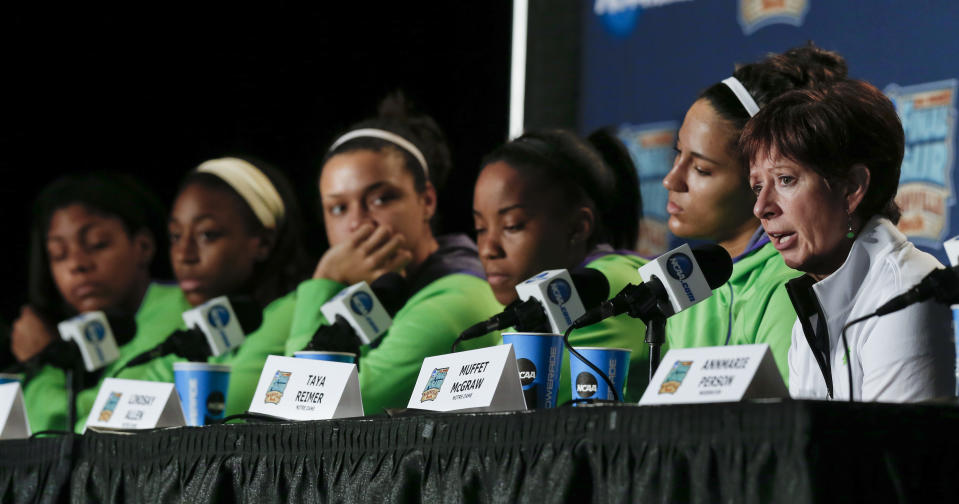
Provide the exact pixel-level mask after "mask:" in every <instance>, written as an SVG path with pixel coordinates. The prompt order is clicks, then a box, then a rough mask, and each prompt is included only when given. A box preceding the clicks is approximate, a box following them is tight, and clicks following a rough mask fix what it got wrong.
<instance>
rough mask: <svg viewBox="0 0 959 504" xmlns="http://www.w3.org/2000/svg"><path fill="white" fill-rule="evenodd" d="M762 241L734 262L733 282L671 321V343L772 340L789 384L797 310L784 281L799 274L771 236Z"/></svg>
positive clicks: (668, 332)
mask: <svg viewBox="0 0 959 504" xmlns="http://www.w3.org/2000/svg"><path fill="white" fill-rule="evenodd" d="M759 243H765V245H762V246H760V247H759V248H758V249H755V250H753V251H752V252H748V253H747V254H746V255H745V256H741V257H740V258H739V259H738V260H737V261H736V262H735V263H733V273H732V276H730V277H729V282H727V283H726V284H725V285H723V286H721V287H719V288H718V289H715V290H714V291H713V295H712V296H710V297H709V298H708V299H706V300H705V301H702V302H701V303H699V304H696V305H694V306H692V307H691V308H689V309H687V310H684V311H683V312H681V313H677V314H676V315H673V316H672V317H670V318H669V319H668V320H667V321H666V341H667V343H668V344H669V346H670V347H671V348H693V347H704V346H722V345H747V344H753V343H768V344H769V349H770V351H772V354H773V357H774V358H775V359H776V365H777V366H778V367H779V372H780V373H781V374H782V376H783V380H784V381H786V383H787V384H788V383H789V365H788V364H789V362H788V359H787V353H788V352H789V345H790V343H791V342H792V327H793V323H794V322H796V311H795V310H794V309H793V306H792V303H791V302H790V301H789V295H788V294H787V293H786V288H785V283H786V281H787V280H791V279H793V278H796V277H797V276H799V275H800V273H799V272H798V271H796V270H793V269H791V268H789V267H788V266H786V263H784V262H783V258H782V256H781V255H780V254H779V252H777V251H776V249H775V247H773V244H772V243H769V242H768V240H767V239H762V240H761V241H760V242H759Z"/></svg>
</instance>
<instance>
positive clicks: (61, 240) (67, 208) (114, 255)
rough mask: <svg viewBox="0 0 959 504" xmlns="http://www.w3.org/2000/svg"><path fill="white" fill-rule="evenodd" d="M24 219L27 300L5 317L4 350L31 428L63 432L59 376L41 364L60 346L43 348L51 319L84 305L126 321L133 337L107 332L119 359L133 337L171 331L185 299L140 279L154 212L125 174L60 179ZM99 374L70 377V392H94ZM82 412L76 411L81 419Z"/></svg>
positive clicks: (147, 265) (152, 245)
mask: <svg viewBox="0 0 959 504" xmlns="http://www.w3.org/2000/svg"><path fill="white" fill-rule="evenodd" d="M33 215H34V220H33V223H32V227H31V232H30V263H29V268H30V269H29V288H28V298H29V304H28V305H26V306H24V307H23V308H22V309H21V312H20V317H19V318H17V320H16V321H15V322H14V325H13V333H12V338H11V339H12V342H11V346H12V352H13V354H14V355H15V356H16V357H17V359H18V360H20V361H21V362H22V363H23V366H24V368H25V369H26V373H25V381H24V383H25V385H24V399H25V402H26V407H27V415H28V417H29V419H30V426H31V429H32V430H33V431H34V432H38V431H42V430H49V429H54V430H70V429H72V428H73V426H72V425H67V423H68V421H67V417H68V404H67V392H66V389H65V386H66V381H65V376H64V372H63V371H62V370H61V369H60V368H59V367H56V366H54V365H52V364H51V362H52V361H57V360H59V358H60V357H62V355H53V354H55V353H60V352H62V347H59V348H58V347H56V346H51V343H53V342H56V341H57V340H60V336H59V334H58V332H57V328H56V324H57V323H58V322H60V321H62V320H64V319H67V318H69V317H72V316H74V315H76V314H78V313H82V312H87V311H106V312H108V313H109V314H112V315H116V316H120V317H127V318H132V319H133V320H134V321H135V322H136V335H132V334H128V335H121V334H116V336H117V339H118V341H117V343H118V345H119V349H120V359H121V360H122V359H124V358H127V359H129V358H131V357H132V356H133V355H136V354H137V353H139V351H141V350H142V348H141V347H140V346H139V343H138V342H139V341H141V340H149V341H152V340H158V339H162V338H163V337H165V336H166V335H167V334H169V333H170V331H173V330H174V329H176V328H177V326H178V325H179V313H180V311H182V309H183V307H185V306H187V305H186V303H185V300H184V299H183V296H182V294H181V293H180V290H179V289H178V288H176V287H175V286H171V285H163V284H159V283H156V282H152V281H151V280H150V279H151V277H152V275H151V264H152V263H153V258H154V255H155V252H156V250H157V247H158V242H160V241H162V238H163V236H164V235H163V234H162V229H163V227H162V226H163V219H164V211H163V207H162V205H160V203H159V202H158V201H157V200H156V198H155V197H154V196H153V195H152V194H150V193H149V191H147V190H146V189H145V188H144V187H143V186H142V185H141V184H139V183H138V182H136V181H135V180H133V179H132V178H130V177H127V176H123V175H118V174H110V173H87V174H81V175H70V176H66V177H63V178H60V179H58V180H56V181H54V182H53V183H51V184H50V185H49V186H47V187H46V188H44V190H43V191H42V192H41V193H40V195H39V196H38V198H37V201H36V203H35V205H34V212H33ZM130 338H132V339H130ZM45 349H46V350H45ZM78 364H79V367H80V368H81V369H82V367H83V366H82V364H81V363H78ZM104 374H105V373H102V372H96V373H77V375H76V378H75V380H76V383H75V388H76V389H77V390H80V391H82V390H84V389H88V390H87V393H89V394H93V395H95V394H96V389H97V384H98V381H99V380H100V378H101V377H102V376H103V375H104ZM82 393H83V392H81V394H82ZM78 402H79V401H78ZM88 411H89V407H88V408H87V409H86V410H81V409H80V408H79V407H78V408H77V415H78V419H79V420H80V421H81V422H82V420H84V418H83V415H84V414H85V413H86V412H88Z"/></svg>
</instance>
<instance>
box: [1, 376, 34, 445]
mask: <svg viewBox="0 0 959 504" xmlns="http://www.w3.org/2000/svg"><path fill="white" fill-rule="evenodd" d="M28 437H30V423H29V422H28V421H27V409H26V407H25V406H24V403H23V391H21V390H20V382H11V383H4V384H3V385H0V439H24V438H28Z"/></svg>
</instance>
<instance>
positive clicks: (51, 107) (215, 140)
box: [0, 2, 511, 321]
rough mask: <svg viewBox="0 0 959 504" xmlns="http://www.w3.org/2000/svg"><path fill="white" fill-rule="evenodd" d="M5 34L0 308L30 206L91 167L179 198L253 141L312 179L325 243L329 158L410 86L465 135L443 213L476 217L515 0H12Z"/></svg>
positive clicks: (20, 264) (12, 282) (12, 302)
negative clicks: (221, 1)
mask: <svg viewBox="0 0 959 504" xmlns="http://www.w3.org/2000/svg"><path fill="white" fill-rule="evenodd" d="M6 10H7V12H6V13H4V15H3V16H0V28H2V32H3V34H2V35H0V37H2V40H0V41H2V43H3V49H2V50H0V51H2V52H0V54H2V55H3V58H2V61H3V63H2V65H3V66H2V71H0V75H2V76H3V77H2V78H3V81H4V83H3V87H4V89H6V92H5V93H4V95H5V97H6V99H4V100H3V103H4V106H3V112H2V114H0V117H2V124H3V126H2V132H0V148H2V152H3V155H2V156H0V163H2V164H0V169H2V172H3V174H4V175H5V182H4V183H3V184H0V197H2V209H3V217H4V222H5V223H6V224H7V229H6V231H5V232H4V240H3V245H4V246H3V257H2V259H3V260H2V266H0V267H2V271H0V278H2V279H3V281H4V284H5V285H4V288H3V289H2V298H0V318H3V319H6V320H8V321H10V320H12V319H13V318H15V316H16V313H17V310H18V307H19V306H20V304H21V303H23V302H24V300H25V292H26V289H25V285H26V280H27V279H26V271H25V269H26V257H27V247H26V244H27V235H28V222H29V218H30V211H31V210H30V208H31V205H32V202H33V199H34V197H35V196H36V194H37V193H38V192H39V190H40V189H41V188H42V187H43V185H44V184H46V183H48V182H50V181H51V180H53V179H54V178H55V177H56V176H58V175H60V174H64V173H68V172H72V171H77V170H85V169H115V170H122V171H126V172H132V173H136V174H137V175H139V176H140V177H142V178H143V179H144V180H145V181H146V182H147V183H148V184H149V185H150V186H152V187H153V188H154V190H155V191H156V192H157V193H158V195H159V196H160V197H161V198H162V199H163V201H164V202H166V203H167V204H169V202H170V201H171V200H172V197H173V195H174V192H175V189H176V185H177V183H178V181H179V179H180V178H181V177H182V176H183V175H184V174H185V173H186V172H187V171H188V170H190V169H191V168H192V167H194V166H196V165H197V164H198V163H199V162H201V161H203V160H204V159H207V158H210V157H216V156H222V155H225V154H249V155H253V156H256V157H259V158H261V159H264V160H266V161H268V162H270V163H272V164H274V165H276V166H277V167H279V168H281V169H282V170H283V171H285V172H286V173H287V174H288V175H289V177H290V178H291V179H292V181H293V182H294V183H295V185H296V186H297V188H298V191H299V196H300V200H301V201H300V202H301V205H302V206H303V209H304V213H305V214H306V217H307V223H308V226H307V228H308V229H309V230H310V232H309V236H308V237H307V238H308V243H309V245H310V249H311V250H310V251H311V253H312V254H313V255H314V256H317V255H318V254H319V253H320V252H322V250H323V248H324V247H325V243H324V240H323V233H322V230H321V228H320V227H319V226H318V224H317V222H316V218H315V208H316V194H315V192H316V191H315V182H314V175H315V171H316V168H317V166H316V163H317V160H318V159H319V158H320V157H321V156H322V154H323V150H324V148H325V147H326V146H327V145H328V144H329V142H330V141H331V140H332V138H333V137H334V136H335V135H336V134H337V133H339V132H341V131H342V130H343V129H344V128H346V127H347V126H349V124H351V123H353V122H355V121H357V120H359V119H362V118H364V117H366V116H369V115H371V114H374V113H375V111H376V105H377V102H378V101H379V99H380V98H381V97H382V96H383V95H384V94H386V93H387V92H389V91H392V90H394V89H403V90H404V91H405V92H406V93H407V95H408V96H409V97H411V98H412V100H413V101H414V102H415V103H416V104H417V105H418V106H419V108H421V109H422V110H424V111H425V112H428V113H430V114H432V115H433V116H434V117H435V118H436V119H437V121H438V122H439V123H440V124H441V125H442V126H443V127H444V128H445V129H446V132H447V134H448V136H449V138H450V141H451V144H452V149H453V156H454V161H455V164H456V168H455V169H454V173H453V174H452V175H451V177H450V181H449V184H448V186H447V189H446V190H445V191H443V192H442V193H441V195H440V208H441V212H443V213H444V215H445V219H444V221H443V224H442V227H443V228H444V229H445V230H468V229H469V228H470V227H471V226H472V218H471V217H470V213H469V208H470V203H471V199H472V197H471V194H472V184H473V181H474V179H475V175H476V172H477V169H478V162H479V159H480V158H481V157H482V155H483V154H484V153H485V152H487V151H489V150H490V149H492V148H493V147H494V146H495V145H496V144H497V143H499V142H502V141H503V140H504V139H505V137H506V130H507V103H508V82H509V53H510V51H509V48H510V32H511V28H510V23H511V6H510V4H509V2H489V3H481V4H476V3H473V2H469V3H466V2H395V3H385V4H381V3H369V2H343V3H342V4H341V3H339V2H337V3H333V2H323V3H322V5H321V4H316V5H314V6H312V7H290V6H283V5H276V6H274V5H271V6H268V7H266V6H259V7H250V8H239V7H237V6H235V5H229V6H222V7H212V6H211V7H189V8H184V9H181V10H174V9H169V8H164V9H157V10H149V9H147V8H146V7H140V6H137V7H135V8H134V10H131V8H129V7H128V8H126V9H117V8H110V9H106V8H96V9H95V8H90V7H87V6H84V8H82V9H77V8H73V9H69V10H66V9H63V8H53V7H51V6H47V5H44V6H42V7H36V8H31V7H25V6H22V5H21V6H14V7H8V8H6Z"/></svg>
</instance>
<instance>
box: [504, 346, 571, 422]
mask: <svg viewBox="0 0 959 504" xmlns="http://www.w3.org/2000/svg"><path fill="white" fill-rule="evenodd" d="M503 343H509V344H511V345H513V352H514V353H515V354H516V366H517V367H518V368H519V381H520V383H522V384H523V395H525V396H526V407H527V408H529V409H532V408H552V407H554V406H556V395H557V394H559V373H560V371H561V369H562V366H563V336H562V335H560V334H549V333H520V332H515V333H503Z"/></svg>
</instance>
